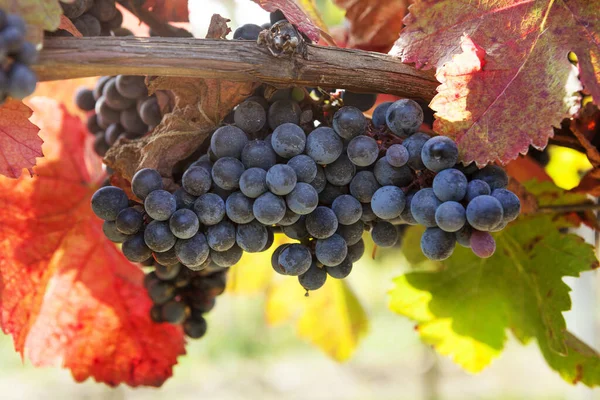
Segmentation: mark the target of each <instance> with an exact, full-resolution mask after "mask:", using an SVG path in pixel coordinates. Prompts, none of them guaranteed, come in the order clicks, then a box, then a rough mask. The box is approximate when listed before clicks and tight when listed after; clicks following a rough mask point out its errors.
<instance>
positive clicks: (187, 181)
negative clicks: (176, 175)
mask: <svg viewBox="0 0 600 400" xmlns="http://www.w3.org/2000/svg"><path fill="white" fill-rule="evenodd" d="M211 184H212V180H211V174H210V172H208V171H207V170H206V169H205V168H202V167H192V168H188V169H187V170H186V171H185V172H184V174H183V177H182V178H181V185H182V186H183V189H184V190H185V191H186V192H188V193H189V194H191V195H193V196H200V195H203V194H204V193H206V192H208V191H209V190H210V186H211Z"/></svg>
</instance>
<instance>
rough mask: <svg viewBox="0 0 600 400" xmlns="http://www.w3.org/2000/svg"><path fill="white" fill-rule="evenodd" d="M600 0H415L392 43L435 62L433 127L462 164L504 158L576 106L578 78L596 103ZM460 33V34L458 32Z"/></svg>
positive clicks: (401, 52) (544, 134)
mask: <svg viewBox="0 0 600 400" xmlns="http://www.w3.org/2000/svg"><path fill="white" fill-rule="evenodd" d="M598 9H600V0H556V1H555V0H538V1H519V2H516V1H514V0H494V1H492V0H482V1H477V2H472V1H451V0H421V1H417V2H415V4H414V5H412V6H411V7H410V9H409V11H410V14H409V15H408V16H407V17H406V18H405V20H404V22H405V24H406V25H407V27H406V28H405V29H404V31H403V32H402V34H401V36H400V39H398V41H397V42H396V45H395V46H394V48H393V49H392V51H391V54H393V55H397V56H400V57H401V58H402V61H404V62H407V63H415V64H416V66H417V67H418V68H422V67H425V68H432V67H437V68H438V71H437V77H438V80H440V82H442V85H441V86H440V87H439V88H438V92H439V94H438V95H437V96H436V97H435V98H434V100H433V101H432V104H431V108H432V109H434V110H435V111H437V114H436V117H437V120H436V122H435V125H434V129H435V130H436V132H438V133H440V134H443V135H448V136H450V137H452V138H454V139H455V140H456V141H457V143H458V144H459V147H460V151H461V157H462V159H463V161H465V162H467V163H468V162H471V161H473V160H474V161H476V162H477V163H478V164H479V165H483V164H486V163H488V162H489V161H499V162H501V163H507V162H508V161H510V160H512V159H514V158H516V157H517V155H518V154H519V153H525V152H526V151H527V148H528V146H529V145H530V144H532V145H533V146H535V147H537V148H541V147H544V146H545V145H546V143H547V141H548V137H549V136H551V135H552V125H556V126H558V125H559V124H560V121H561V120H562V119H563V118H565V117H569V116H571V115H573V114H574V113H575V112H576V111H577V109H578V105H579V103H578V101H579V93H578V90H579V88H580V84H579V81H578V80H577V76H576V75H577V74H576V70H575V67H573V66H572V64H571V63H570V62H569V60H568V57H567V55H568V52H569V51H573V52H574V53H575V54H576V55H577V57H578V60H579V63H578V69H579V78H580V79H581V82H582V83H583V86H584V87H585V89H586V90H587V91H589V92H590V93H591V94H592V95H593V97H594V99H595V101H596V102H599V101H600V40H599V34H600V13H598ZM461 38H462V39H461Z"/></svg>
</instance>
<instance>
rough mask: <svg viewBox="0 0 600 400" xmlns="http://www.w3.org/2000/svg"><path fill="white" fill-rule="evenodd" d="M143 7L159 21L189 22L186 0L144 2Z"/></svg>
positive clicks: (148, 0) (151, 0) (150, 0)
mask: <svg viewBox="0 0 600 400" xmlns="http://www.w3.org/2000/svg"><path fill="white" fill-rule="evenodd" d="M143 7H144V8H145V9H147V10H149V11H152V13H153V14H154V15H155V16H156V17H157V18H158V19H159V20H161V21H166V22H188V21H189V14H190V13H189V11H188V0H146V1H145V2H144V3H143Z"/></svg>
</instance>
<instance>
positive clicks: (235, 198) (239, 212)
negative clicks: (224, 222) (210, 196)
mask: <svg viewBox="0 0 600 400" xmlns="http://www.w3.org/2000/svg"><path fill="white" fill-rule="evenodd" d="M253 205H254V200H253V199H251V198H249V197H246V196H245V195H244V194H243V193H242V192H234V193H232V194H231V195H230V196H229V197H228V198H227V200H226V201H225V213H226V214H227V218H229V219H230V220H231V221H233V222H235V223H236V224H247V223H249V222H251V221H252V220H253V219H254V214H253V212H252V206H253Z"/></svg>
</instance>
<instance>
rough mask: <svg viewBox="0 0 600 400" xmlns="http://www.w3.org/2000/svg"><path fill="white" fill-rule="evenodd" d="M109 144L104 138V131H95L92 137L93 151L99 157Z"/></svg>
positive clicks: (104, 152)
mask: <svg viewBox="0 0 600 400" xmlns="http://www.w3.org/2000/svg"><path fill="white" fill-rule="evenodd" d="M109 148H110V147H109V145H108V143H107V142H106V139H105V138H104V132H102V131H100V132H97V133H96V135H95V138H94V151H95V152H96V154H98V155H99V156H100V157H104V156H105V155H106V152H107V151H108V149H109Z"/></svg>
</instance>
